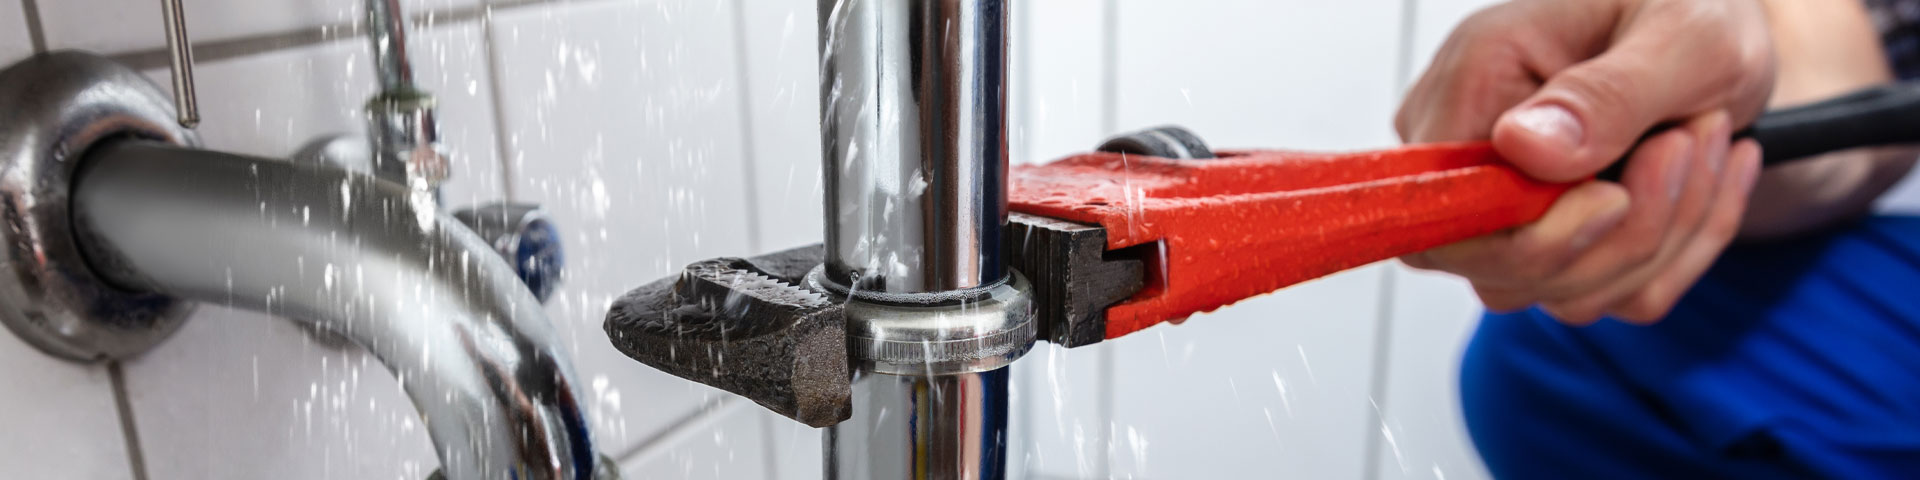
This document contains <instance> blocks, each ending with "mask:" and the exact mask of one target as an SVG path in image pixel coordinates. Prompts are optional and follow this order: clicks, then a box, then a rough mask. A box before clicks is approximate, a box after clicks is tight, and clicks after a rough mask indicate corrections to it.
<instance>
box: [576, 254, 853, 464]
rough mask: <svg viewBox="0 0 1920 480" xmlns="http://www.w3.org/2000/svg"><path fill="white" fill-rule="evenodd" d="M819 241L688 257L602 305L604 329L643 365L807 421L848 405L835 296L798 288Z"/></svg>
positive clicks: (826, 419)
mask: <svg viewBox="0 0 1920 480" xmlns="http://www.w3.org/2000/svg"><path fill="white" fill-rule="evenodd" d="M824 252H825V251H824V249H822V248H821V247H820V246H819V245H814V246H810V247H801V248H797V249H793V250H787V251H783V252H778V253H773V254H768V255H764V256H760V257H755V258H753V259H741V258H718V259H713V260H707V261H703V262H699V263H695V264H693V265H690V266H688V267H687V268H686V270H685V271H684V272H683V273H681V275H680V276H678V277H669V278H666V279H662V280H659V281H656V282H654V283H651V284H648V285H646V286H643V287H640V288H638V289H635V290H633V291H632V292H629V293H628V294H626V295H625V296H623V297H621V298H620V299H619V300H617V301H615V302H614V304H613V308H612V309H611V310H610V311H609V312H608V313H607V320H606V324H605V328H606V331H607V337H608V338H609V339H610V340H612V342H613V345H614V347H616V348H618V349H619V350H620V351H621V352H622V353H625V354H627V356H629V357H632V358H633V359H634V360H638V361H640V362H641V363H644V364H647V365H648V366H651V367H654V368H657V369H659V370H660V371H663V372H667V373H669V374H672V375H674V376H678V377H680V378H685V379H688V380H692V381H695V382H699V383H702V384H706V385H709V386H713V387H715V388H719V389H722V390H726V391H729V392H733V393H735V394H739V395H740V396H743V397H747V398H748V399H751V400H753V401H754V402H755V403H759V404H760V405H761V406H764V407H766V408H767V409H768V410H772V411H774V412H776V413H779V414H781V415H785V416H787V417H788V418H792V419H794V420H797V421H799V422H800V423H804V424H807V425H809V426H813V427H827V426H831V425H834V424H838V423H840V422H841V421H844V420H846V419H847V418H849V417H850V416H851V415H852V413H853V389H852V384H851V381H852V378H853V374H852V372H851V370H850V369H849V365H850V363H849V360H848V357H847V320H846V309H845V307H844V306H843V304H842V302H839V301H836V300H834V299H832V298H829V297H828V296H826V295H823V294H821V293H819V292H815V291H813V290H810V289H807V288H805V287H801V286H799V285H804V281H803V277H804V276H805V275H806V272H807V270H808V269H811V268H813V267H814V266H815V265H819V264H820V262H821V259H822V258H823V256H824Z"/></svg>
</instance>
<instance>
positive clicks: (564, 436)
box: [73, 141, 595, 479]
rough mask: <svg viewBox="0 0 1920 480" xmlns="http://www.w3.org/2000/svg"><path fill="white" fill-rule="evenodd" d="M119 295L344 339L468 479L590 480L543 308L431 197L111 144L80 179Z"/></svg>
mask: <svg viewBox="0 0 1920 480" xmlns="http://www.w3.org/2000/svg"><path fill="white" fill-rule="evenodd" d="M74 183H75V186H74V189H73V212H74V213H73V215H74V217H73V218H74V226H75V227H76V229H77V230H78V231H79V233H78V236H79V237H80V244H81V246H82V248H83V249H84V251H85V252H86V256H87V258H88V263H89V264H90V265H91V266H92V267H93V268H94V270H95V271H96V272H98V273H99V274H101V275H102V276H103V277H105V278H106V279H107V280H108V281H110V282H113V283H114V284H116V285H118V286H120V287H123V288H127V289H132V290H143V291H153V292H159V293H165V294H168V295H173V296H176V297H179V298H183V299H189V300H195V301H201V302H208V303H217V304H226V305H234V306H239V307H243V308H250V309H255V310H262V311H266V312H270V313H274V314H277V315H281V316H285V317H288V318H292V319H297V320H300V321H305V322H311V323H313V324H314V325H316V326H318V327H320V328H323V329H326V330H330V331H334V332H338V333H340V334H342V335H344V336H346V337H348V338H350V339H352V340H353V341H354V342H355V343H358V344H360V345H361V346H363V347H366V348H367V350H368V351H371V352H372V353H373V354H374V355H375V356H377V357H379V358H380V360H381V361H382V362H383V363H385V364H386V366H387V368H388V369H389V370H391V371H393V373H394V376H396V377H398V378H399V380H400V382H401V383H402V385H403V386H404V387H405V389H406V391H407V395H408V396H409V397H411V398H412V399H413V403H414V406H415V407H416V408H418V409H419V410H420V414H421V416H422V417H424V418H425V420H426V426H427V431H428V432H429V434H430V435H431V436H432V437H433V442H434V448H435V449H436V450H437V451H438V453H439V456H440V461H441V466H442V470H443V471H444V472H445V473H446V474H447V477H448V478H454V479H507V478H516V479H563V478H572V479H585V478H589V477H590V476H591V475H592V473H593V470H594V468H593V467H594V463H595V456H594V454H593V453H592V452H593V451H594V450H593V445H592V439H591V435H590V434H589V431H588V424H587V421H586V418H585V413H584V411H583V410H582V409H581V407H580V404H581V399H582V397H581V396H580V392H581V385H580V384H579V383H578V382H577V381H576V379H577V377H576V376H575V375H574V374H573V371H572V367H571V366H570V365H571V363H570V362H569V361H568V357H567V354H566V353H565V352H563V351H561V349H560V347H559V344H558V341H557V340H558V339H557V338H556V336H555V335H554V332H553V328H552V325H551V324H550V323H548V321H547V318H546V314H545V312H544V311H543V310H542V309H541V305H540V302H539V301H538V300H535V299H534V298H533V295H532V294H531V293H529V292H528V291H527V289H526V287H524V286H522V285H521V284H520V280H519V279H518V278H516V277H515V276H514V272H513V269H512V268H511V267H509V266H508V265H507V264H506V262H505V261H503V260H501V259H500V258H499V256H497V255H496V254H494V253H493V250H492V249H491V248H489V247H488V246H487V245H486V243H485V242H484V241H482V240H481V239H480V238H479V237H477V236H475V235H474V234H473V233H472V232H470V231H468V230H467V229H466V228H465V227H463V226H461V225H460V224H459V223H458V222H457V221H455V220H453V218H452V217H449V216H447V215H445V214H442V213H439V212H438V211H437V210H434V209H433V207H432V202H431V201H430V200H429V199H427V198H425V197H423V196H422V195H423V194H421V193H416V192H415V191H412V190H409V189H407V188H405V187H402V186H399V185H396V184H393V183H389V182H384V181H380V180H376V179H374V178H372V177H368V176H365V175H360V174H352V173H347V172H345V171H342V170H338V169H336V168H333V167H329V166H323V165H312V164H293V163H289V162H283V161H275V160H264V159H256V158H249V157H242V156H237V155H228V154H222V153H217V152H209V151H202V150H193V149H187V148H181V147H174V146H167V145H161V144H156V143H147V142H137V141H122V142H114V143H109V144H106V145H102V146H98V147H95V148H94V150H93V151H92V152H90V153H89V157H88V159H87V163H85V164H84V166H83V167H82V170H81V171H80V172H79V175H78V177H77V178H76V180H75V181H74Z"/></svg>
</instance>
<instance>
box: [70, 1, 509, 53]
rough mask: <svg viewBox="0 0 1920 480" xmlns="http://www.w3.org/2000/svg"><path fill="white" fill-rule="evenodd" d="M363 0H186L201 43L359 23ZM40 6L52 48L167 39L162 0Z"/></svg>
mask: <svg viewBox="0 0 1920 480" xmlns="http://www.w3.org/2000/svg"><path fill="white" fill-rule="evenodd" d="M477 4H479V0H403V1H402V2H401V8H402V9H404V11H406V12H408V14H426V13H428V12H434V11H449V10H453V9H456V8H459V7H472V6H474V5H477ZM361 5H362V0H185V1H184V2H183V10H184V11H185V13H186V16H187V33H188V34H189V35H190V36H191V37H192V39H193V42H194V43H196V44H201V43H205V42H209V41H217V40H228V39H233V38H239V37H248V36H257V35H267V34H276V33H284V32H290V31H297V30H303V29H312V28H320V27H322V26H328V25H350V24H358V23H360V19H361V16H362V15H364V13H363V12H364V11H363V10H362V7H361ZM39 6H40V16H41V18H42V23H43V24H44V25H45V26H46V32H47V45H48V46H49V47H51V48H55V49H80V50H90V51H95V52H105V53H117V52H125V51H132V50H141V49H151V48H160V47H162V46H165V45H166V35H165V30H164V26H163V24H162V23H161V17H160V2H158V1H125V0H40V2H39ZM430 23H431V22H430ZM339 34H341V35H349V34H351V33H350V32H339Z"/></svg>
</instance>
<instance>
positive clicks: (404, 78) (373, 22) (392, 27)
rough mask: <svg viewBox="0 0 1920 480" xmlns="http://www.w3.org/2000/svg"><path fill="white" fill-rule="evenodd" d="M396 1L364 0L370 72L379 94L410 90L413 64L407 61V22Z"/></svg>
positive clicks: (411, 87) (397, 0)
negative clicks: (370, 47)
mask: <svg viewBox="0 0 1920 480" xmlns="http://www.w3.org/2000/svg"><path fill="white" fill-rule="evenodd" d="M400 12H402V10H400V0H366V14H367V27H369V28H371V29H372V30H371V31H369V32H367V39H368V40H372V41H373V65H374V72H375V74H376V75H378V76H379V77H380V90H381V91H383V92H390V91H402V90H412V89H413V61H412V60H411V59H409V58H408V57H407V18H406V16H404V15H401V14H400Z"/></svg>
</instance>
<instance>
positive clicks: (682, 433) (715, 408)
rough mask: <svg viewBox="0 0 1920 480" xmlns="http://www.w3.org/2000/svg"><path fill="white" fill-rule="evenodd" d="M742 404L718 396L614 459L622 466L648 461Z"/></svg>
mask: <svg viewBox="0 0 1920 480" xmlns="http://www.w3.org/2000/svg"><path fill="white" fill-rule="evenodd" d="M742 403H744V402H742V401H740V400H737V399H735V398H734V397H733V395H732V394H730V393H728V394H721V395H718V396H716V397H714V399H713V400H709V401H707V402H706V403H703V404H701V405H700V406H699V407H697V408H694V409H693V412H691V413H688V414H687V415H686V416H684V417H680V419H678V420H674V421H673V423H669V424H667V426H666V427H664V428H661V429H660V433H656V434H654V435H653V436H651V437H647V438H646V439H643V440H641V441H639V442H637V443H634V444H633V446H630V447H627V449H626V450H622V451H621V452H620V453H619V454H617V455H614V456H613V461H614V462H615V463H618V464H620V465H628V464H637V463H640V462H642V461H644V460H647V459H648V458H650V457H652V456H653V455H654V454H656V453H658V452H660V451H662V450H665V449H666V447H668V446H670V445H673V444H674V443H675V442H676V441H678V440H681V439H683V438H686V437H687V436H688V435H693V434H694V433H695V432H698V431H699V430H700V428H701V427H707V426H712V424H714V423H715V422H718V421H720V420H721V417H723V416H725V415H726V414H728V413H732V412H733V411H734V410H736V409H737V408H738V407H739V406H740V404H742Z"/></svg>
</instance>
